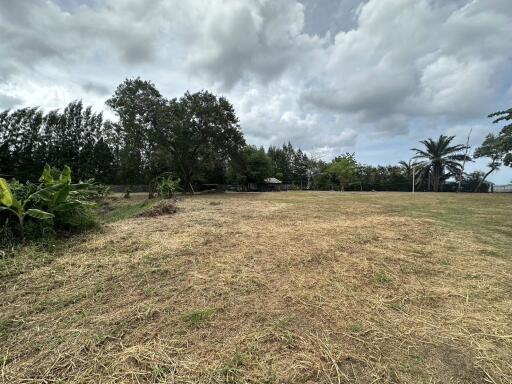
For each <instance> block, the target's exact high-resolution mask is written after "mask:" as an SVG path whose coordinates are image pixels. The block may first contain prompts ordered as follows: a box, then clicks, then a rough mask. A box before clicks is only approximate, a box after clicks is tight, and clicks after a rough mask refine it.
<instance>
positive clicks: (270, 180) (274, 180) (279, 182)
mask: <svg viewBox="0 0 512 384" xmlns="http://www.w3.org/2000/svg"><path fill="white" fill-rule="evenodd" d="M265 183H267V184H281V180H278V179H276V178H275V177H269V178H267V179H265Z"/></svg>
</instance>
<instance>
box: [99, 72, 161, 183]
mask: <svg viewBox="0 0 512 384" xmlns="http://www.w3.org/2000/svg"><path fill="white" fill-rule="evenodd" d="M106 104H107V105H108V106H109V107H111V108H112V109H113V110H114V112H116V114H117V115H118V117H119V122H118V124H116V125H115V127H116V130H117V142H118V144H119V145H118V147H119V158H120V177H121V180H123V182H125V183H140V182H144V181H148V180H149V179H150V178H151V176H152V175H149V174H148V172H147V171H148V168H149V166H150V164H151V163H152V160H151V156H152V154H154V153H155V148H156V146H157V145H158V144H159V143H161V142H162V140H164V138H163V135H164V129H163V128H162V121H163V118H162V114H163V110H164V106H165V105H166V101H165V99H164V98H163V97H162V95H161V94H160V92H159V91H158V90H157V89H156V87H155V85H154V84H153V83H151V82H150V81H145V80H142V79H140V78H139V77H137V78H135V79H126V80H125V81H124V82H123V83H121V84H120V85H119V86H118V87H117V89H116V91H115V92H114V95H112V97H111V98H110V99H108V100H107V101H106Z"/></svg>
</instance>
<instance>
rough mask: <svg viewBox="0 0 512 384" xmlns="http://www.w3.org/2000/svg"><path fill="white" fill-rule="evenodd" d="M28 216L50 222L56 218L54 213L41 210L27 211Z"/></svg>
mask: <svg viewBox="0 0 512 384" xmlns="http://www.w3.org/2000/svg"><path fill="white" fill-rule="evenodd" d="M27 215H29V216H31V217H34V218H36V219H39V220H49V219H53V218H54V217H55V215H54V214H53V213H49V212H45V211H41V210H40V209H29V210H27Z"/></svg>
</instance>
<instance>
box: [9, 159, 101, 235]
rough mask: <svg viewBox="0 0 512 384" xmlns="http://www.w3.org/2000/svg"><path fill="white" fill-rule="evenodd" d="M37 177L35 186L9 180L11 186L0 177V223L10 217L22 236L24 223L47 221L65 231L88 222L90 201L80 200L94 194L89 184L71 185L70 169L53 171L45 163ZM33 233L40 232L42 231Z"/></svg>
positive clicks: (88, 223) (52, 226) (24, 231)
mask: <svg viewBox="0 0 512 384" xmlns="http://www.w3.org/2000/svg"><path fill="white" fill-rule="evenodd" d="M39 180H40V184H39V185H38V186H36V185H34V184H32V183H27V184H26V185H23V184H21V183H19V182H17V181H13V182H12V187H11V184H10V183H8V182H7V180H5V179H3V178H0V223H1V224H3V226H4V227H9V226H11V225H12V221H11V219H12V218H13V217H14V219H15V221H16V224H17V225H16V227H17V229H18V230H19V233H20V235H21V236H22V237H25V234H26V228H27V225H28V226H29V227H31V228H32V229H33V228H34V226H33V223H34V222H39V221H48V222H50V223H51V225H50V227H51V228H53V229H66V230H73V229H81V228H83V227H85V226H88V225H90V224H92V219H91V216H90V212H89V208H90V207H91V206H92V204H91V203H89V202H87V201H84V200H81V199H82V198H84V197H86V198H90V197H92V196H94V190H90V189H89V188H90V184H88V183H78V184H72V182H71V169H70V168H69V167H67V166H65V167H64V169H63V170H62V171H57V170H55V169H52V168H51V167H50V166H49V165H46V166H45V167H44V171H43V174H42V175H41V177H40V179H39ZM13 191H14V192H13ZM36 227H37V225H36ZM37 228H39V227H37ZM32 232H34V231H33V230H32ZM35 232H37V233H39V235H41V234H43V233H44V232H45V231H43V230H37V231H35ZM35 232H34V233H35Z"/></svg>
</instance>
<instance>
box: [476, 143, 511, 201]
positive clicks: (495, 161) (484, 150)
mask: <svg viewBox="0 0 512 384" xmlns="http://www.w3.org/2000/svg"><path fill="white" fill-rule="evenodd" d="M506 154H507V150H506V149H505V143H504V139H503V138H502V137H501V136H495V135H493V134H492V133H491V134H488V135H487V136H486V138H485V140H484V142H483V143H482V145H480V146H479V147H478V148H477V149H476V150H475V154H474V156H473V157H474V158H480V157H487V158H489V159H490V160H491V161H490V162H489V164H488V165H487V166H488V167H489V171H488V172H487V173H485V174H484V175H483V176H482V177H481V178H480V179H479V183H478V185H477V186H476V187H475V190H474V192H477V191H478V190H479V189H480V187H481V186H482V184H483V182H484V181H485V180H486V179H487V177H488V176H489V175H490V174H491V173H493V172H494V171H497V170H498V169H499V168H500V166H501V164H502V163H503V158H504V157H505V156H506Z"/></svg>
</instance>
